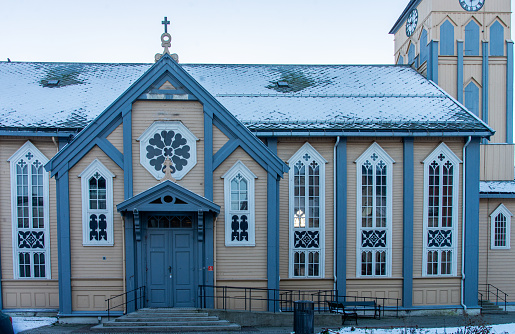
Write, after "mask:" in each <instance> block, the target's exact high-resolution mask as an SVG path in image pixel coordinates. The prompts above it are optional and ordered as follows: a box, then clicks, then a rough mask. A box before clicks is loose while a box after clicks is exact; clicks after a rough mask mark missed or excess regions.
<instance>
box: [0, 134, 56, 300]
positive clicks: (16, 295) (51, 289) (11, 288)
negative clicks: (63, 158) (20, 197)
mask: <svg viewBox="0 0 515 334" xmlns="http://www.w3.org/2000/svg"><path fill="white" fill-rule="evenodd" d="M28 140H30V141H31V142H32V144H34V146H36V147H37V149H38V150H39V151H41V153H43V154H44V155H45V156H46V157H47V158H48V159H52V157H53V156H54V155H55V154H56V153H57V147H56V145H55V144H54V143H53V142H52V139H51V138H42V137H38V138H28V139H27V138H22V137H1V138H0V185H1V187H2V189H3V191H2V192H0V205H1V208H2V209H0V222H1V224H0V247H1V248H0V251H1V261H2V298H3V301H4V308H56V305H57V304H58V298H57V299H56V297H55V296H56V295H58V284H57V277H58V271H57V267H58V266H57V264H58V263H57V211H56V202H55V198H56V196H55V189H56V188H55V179H54V178H50V173H48V174H47V175H48V177H49V199H50V201H49V206H50V212H49V214H50V215H49V218H50V221H49V223H50V226H49V232H50V248H49V249H50V263H51V276H52V279H51V280H13V277H14V274H13V270H14V269H13V247H12V245H13V244H12V243H13V241H12V236H13V234H12V233H13V230H12V217H11V174H10V165H9V162H8V161H7V159H9V158H10V157H11V156H12V155H13V154H14V153H15V152H16V151H17V150H18V149H19V148H20V147H21V146H23V144H25V143H26V142H27V141H28ZM57 306H58V305H57Z"/></svg>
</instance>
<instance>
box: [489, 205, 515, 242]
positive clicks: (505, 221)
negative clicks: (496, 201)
mask: <svg viewBox="0 0 515 334" xmlns="http://www.w3.org/2000/svg"><path fill="white" fill-rule="evenodd" d="M511 216H513V214H512V213H511V212H510V210H508V208H507V207H505V206H504V204H500V205H499V206H498V207H497V209H495V211H494V212H492V214H491V215H490V224H491V225H490V228H491V229H490V236H491V241H490V242H491V244H490V248H491V249H510V230H511V226H510V225H511Z"/></svg>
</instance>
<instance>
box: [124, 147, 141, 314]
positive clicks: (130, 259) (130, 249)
mask: <svg viewBox="0 0 515 334" xmlns="http://www.w3.org/2000/svg"><path fill="white" fill-rule="evenodd" d="M124 152H125V151H124ZM124 219H125V231H123V233H125V281H126V291H131V290H134V289H136V288H137V287H138V286H137V285H136V266H135V265H136V250H135V248H134V244H135V236H134V222H133V217H132V214H131V213H126V214H125V216H124ZM135 299H136V293H135V292H131V293H129V294H128V295H127V300H135ZM143 303H144V301H143V300H142V304H141V305H140V304H138V306H140V307H142V306H143ZM136 309H137V308H136V303H135V302H134V303H128V304H127V313H130V312H134V311H136Z"/></svg>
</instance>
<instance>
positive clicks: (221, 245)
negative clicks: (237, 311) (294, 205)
mask: <svg viewBox="0 0 515 334" xmlns="http://www.w3.org/2000/svg"><path fill="white" fill-rule="evenodd" d="M238 160H240V161H241V162H243V164H244V165H245V166H247V168H249V169H250V170H251V171H252V173H254V175H256V176H257V179H255V188H254V189H255V197H254V199H255V214H256V219H255V233H256V246H254V247H250V246H249V247H240V246H238V247H236V246H234V247H226V246H225V209H224V208H225V204H224V179H222V178H221V177H222V175H224V174H225V173H226V172H227V171H228V170H229V169H230V168H231V167H232V166H233V165H234V164H235V163H236V162H237V161H238ZM213 180H214V182H213V183H214V187H213V199H214V202H215V203H217V204H218V205H220V206H221V211H220V214H219V215H218V218H217V220H216V226H215V228H216V240H215V245H216V250H215V253H216V258H215V261H216V262H215V268H216V269H215V270H216V280H217V284H218V285H220V284H222V283H220V282H221V281H223V280H227V279H230V280H233V281H236V280H240V281H249V280H250V281H255V280H259V279H266V278H267V172H266V171H265V170H264V169H263V168H262V167H261V166H260V165H259V164H258V163H256V162H255V161H254V159H252V158H251V157H250V156H249V155H248V154H247V153H246V152H245V151H244V150H243V149H241V148H238V149H236V150H235V151H234V152H233V153H232V154H231V156H229V158H227V159H226V160H225V161H224V162H223V163H222V164H221V165H220V166H219V167H218V168H217V169H216V170H215V172H214V174H213ZM236 283H238V282H235V284H236ZM238 284H243V283H241V282H239V283H238ZM245 284H247V283H244V285H245ZM251 286H252V285H247V287H251Z"/></svg>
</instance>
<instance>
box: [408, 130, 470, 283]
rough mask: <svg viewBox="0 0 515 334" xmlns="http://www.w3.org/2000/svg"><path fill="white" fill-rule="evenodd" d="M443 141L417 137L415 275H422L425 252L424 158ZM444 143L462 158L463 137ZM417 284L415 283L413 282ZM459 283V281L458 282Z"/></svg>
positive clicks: (447, 140)
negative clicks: (423, 254) (423, 253)
mask: <svg viewBox="0 0 515 334" xmlns="http://www.w3.org/2000/svg"><path fill="white" fill-rule="evenodd" d="M440 143H441V142H439V141H438V138H429V139H415V144H414V164H415V166H414V175H415V180H416V181H420V182H415V185H414V193H415V196H414V199H413V201H414V203H413V209H414V217H413V245H414V246H415V247H414V248H413V277H415V278H417V277H422V252H423V241H424V237H423V231H424V219H423V218H424V217H423V214H424V182H423V180H424V164H423V161H424V159H426V158H427V156H428V155H429V154H431V152H433V151H434V150H435V149H436V148H437V147H438V145H439V144H440ZM444 143H445V144H446V145H447V146H448V147H449V148H450V149H451V150H452V151H453V152H454V154H456V156H458V158H459V159H462V158H463V157H462V149H463V145H464V142H463V141H462V140H461V139H455V138H445V140H444ZM462 177H463V164H460V174H459V180H456V181H457V182H455V184H456V185H459V191H458V196H459V201H458V208H456V209H457V210H458V221H457V222H456V223H457V225H456V231H457V232H458V233H457V237H456V240H457V242H458V248H457V252H458V254H457V255H458V263H457V273H458V276H460V275H461V256H460V255H461V219H462V215H461V212H462V203H463V202H462V185H463V182H462V181H463V179H462ZM417 245H421V246H420V247H416V246H417ZM436 280H437V281H439V279H436ZM413 284H415V283H413ZM458 284H459V283H458Z"/></svg>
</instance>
